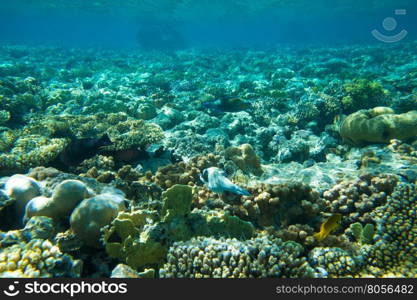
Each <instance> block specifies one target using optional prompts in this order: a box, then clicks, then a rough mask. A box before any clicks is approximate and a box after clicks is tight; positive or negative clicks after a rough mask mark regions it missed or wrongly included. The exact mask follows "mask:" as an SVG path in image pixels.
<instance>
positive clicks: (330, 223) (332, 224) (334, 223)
mask: <svg viewBox="0 0 417 300" xmlns="http://www.w3.org/2000/svg"><path fill="white" fill-rule="evenodd" d="M341 220H342V215H341V214H334V215H332V216H331V217H330V218H328V219H327V220H326V222H324V223H322V224H321V226H320V232H317V233H316V234H314V237H315V238H316V239H317V240H318V241H319V242H321V241H322V240H324V239H325V238H326V237H327V236H328V235H329V234H330V232H332V231H333V230H335V229H336V228H337V227H338V226H339V224H340V221H341Z"/></svg>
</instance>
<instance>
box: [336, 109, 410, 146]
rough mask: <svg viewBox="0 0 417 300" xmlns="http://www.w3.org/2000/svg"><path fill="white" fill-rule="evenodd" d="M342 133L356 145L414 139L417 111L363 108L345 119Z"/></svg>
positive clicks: (343, 136) (345, 138)
mask: <svg viewBox="0 0 417 300" xmlns="http://www.w3.org/2000/svg"><path fill="white" fill-rule="evenodd" d="M340 135H341V137H342V138H343V139H344V140H346V141H347V142H349V143H351V144H353V145H356V146H360V145H363V144H364V143H366V142H368V143H389V141H390V140H392V139H398V140H408V139H412V138H415V137H416V136H417V111H410V112H408V113H403V114H398V115H396V114H394V113H393V111H392V110H391V109H389V108H385V109H384V108H374V109H371V110H361V111H358V112H356V113H353V114H351V115H349V116H348V117H347V118H346V119H345V120H344V121H343V123H342V125H341V128H340Z"/></svg>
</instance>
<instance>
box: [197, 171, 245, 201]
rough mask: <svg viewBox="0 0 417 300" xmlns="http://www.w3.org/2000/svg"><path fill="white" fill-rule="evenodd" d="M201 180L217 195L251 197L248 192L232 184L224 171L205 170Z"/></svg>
mask: <svg viewBox="0 0 417 300" xmlns="http://www.w3.org/2000/svg"><path fill="white" fill-rule="evenodd" d="M200 180H201V181H202V182H204V184H205V185H207V187H208V188H209V189H210V190H211V191H213V192H215V193H219V194H221V193H224V192H231V193H234V194H238V195H243V196H250V195H251V194H250V193H249V192H248V191H247V190H245V189H243V188H241V187H239V186H237V185H236V184H234V183H233V182H231V181H230V180H229V179H228V178H227V177H226V174H225V173H224V171H222V170H221V169H219V168H216V167H211V168H207V169H204V170H203V173H202V174H201V175H200Z"/></svg>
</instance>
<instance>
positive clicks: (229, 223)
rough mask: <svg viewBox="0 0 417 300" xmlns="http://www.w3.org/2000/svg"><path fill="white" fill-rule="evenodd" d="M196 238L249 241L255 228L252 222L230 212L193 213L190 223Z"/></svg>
mask: <svg viewBox="0 0 417 300" xmlns="http://www.w3.org/2000/svg"><path fill="white" fill-rule="evenodd" d="M189 223H191V224H193V235H194V236H225V237H229V238H237V239H248V238H251V237H253V236H254V234H255V227H254V226H253V225H252V223H251V222H247V221H243V220H242V219H240V218H238V217H236V216H231V215H230V214H229V213H228V212H219V211H214V210H211V211H193V213H192V214H191V216H190V222H189Z"/></svg>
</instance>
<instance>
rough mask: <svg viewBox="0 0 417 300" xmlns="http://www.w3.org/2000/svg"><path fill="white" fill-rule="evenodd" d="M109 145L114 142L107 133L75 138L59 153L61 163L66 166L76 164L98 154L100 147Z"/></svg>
mask: <svg viewBox="0 0 417 300" xmlns="http://www.w3.org/2000/svg"><path fill="white" fill-rule="evenodd" d="M109 145H112V142H111V140H110V138H109V136H108V135H107V133H106V134H104V135H103V136H101V137H99V138H83V139H77V138H75V139H73V140H72V141H71V142H70V143H69V145H68V146H67V147H66V148H65V149H64V151H62V152H61V154H60V155H59V157H58V159H59V163H61V164H63V165H64V166H66V167H69V166H76V165H78V164H80V163H82V162H83V161H84V160H86V159H88V158H91V157H93V156H94V155H96V154H97V153H98V152H99V150H100V148H102V147H104V146H109Z"/></svg>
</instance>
